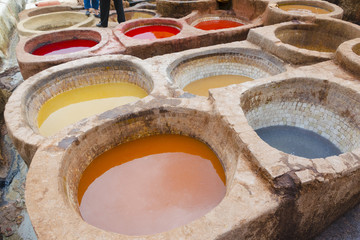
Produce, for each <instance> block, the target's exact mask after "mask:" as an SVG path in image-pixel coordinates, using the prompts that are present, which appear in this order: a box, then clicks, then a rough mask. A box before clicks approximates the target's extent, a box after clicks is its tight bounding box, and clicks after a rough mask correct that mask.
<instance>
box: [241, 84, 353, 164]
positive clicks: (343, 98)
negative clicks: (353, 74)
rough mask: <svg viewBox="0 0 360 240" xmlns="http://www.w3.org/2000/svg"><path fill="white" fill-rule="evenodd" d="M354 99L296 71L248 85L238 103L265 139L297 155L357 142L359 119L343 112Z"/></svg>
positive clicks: (332, 151)
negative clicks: (296, 74)
mask: <svg viewBox="0 0 360 240" xmlns="http://www.w3.org/2000/svg"><path fill="white" fill-rule="evenodd" d="M332 80H333V81H334V79H332ZM309 86H311V88H309ZM357 99H359V96H358V95H357V94H355V92H354V91H353V90H351V89H350V88H346V87H344V86H342V85H340V84H338V83H334V82H330V81H329V80H326V79H318V78H315V79H314V78H311V79H308V78H304V77H302V78H291V79H285V80H281V81H277V82H271V83H269V84H262V85H260V86H255V87H253V88H250V89H249V90H247V91H245V92H244V93H242V95H241V99H240V102H241V104H240V105H241V107H242V110H243V111H244V113H245V116H246V119H247V121H248V123H249V125H250V126H251V127H252V128H253V129H255V130H256V132H257V133H258V135H259V136H260V137H261V138H263V139H264V140H265V141H266V142H267V143H269V145H271V146H274V147H276V148H278V149H279V150H281V151H284V152H287V153H290V154H294V155H297V156H301V157H306V158H325V157H328V156H332V155H339V154H340V153H346V152H349V151H352V150H354V149H357V148H358V147H359V146H360V141H359V140H358V139H357V138H358V137H360V130H359V129H358V126H359V124H360V122H359V121H358V120H355V119H354V118H353V117H352V116H350V115H346V114H344V112H347V111H350V109H351V111H357V107H355V108H356V109H354V106H355V105H356V104H355V102H356V101H357ZM340 103H341V104H340ZM274 113H276V114H274ZM250 141H256V140H255V139H252V140H249V142H250ZM261 148H263V149H266V147H265V146H261ZM264 151H271V150H264Z"/></svg>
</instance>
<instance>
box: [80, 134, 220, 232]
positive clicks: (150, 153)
mask: <svg viewBox="0 0 360 240" xmlns="http://www.w3.org/2000/svg"><path fill="white" fill-rule="evenodd" d="M143 169H146V171H143ZM225 181H226V179H225V174H224V170H223V168H222V165H221V163H220V161H219V159H218V158H217V156H216V155H215V153H214V152H213V151H212V150H211V149H210V148H209V147H208V146H207V145H206V144H204V143H202V142H200V141H199V140H196V139H194V138H190V137H187V136H181V135H156V136H150V137H145V138H140V139H137V140H134V141H131V142H127V143H124V144H121V145H119V146H117V147H115V148H113V149H111V150H109V151H107V152H105V153H103V154H102V155H100V156H98V157H97V158H95V159H94V160H93V161H92V162H91V164H90V165H89V166H88V167H87V168H86V169H85V171H84V172H83V174H82V177H81V179H80V183H79V190H78V201H79V204H80V213H81V215H82V218H83V219H84V220H85V221H86V222H87V223H89V224H91V225H93V226H96V227H98V228H101V229H104V230H106V231H111V232H117V233H121V234H125V235H149V234H155V233H160V232H164V231H168V230H170V229H173V228H176V227H179V226H182V225H184V224H187V223H189V222H191V221H193V220H195V219H197V218H199V217H201V216H203V215H205V214H206V213H207V212H209V211H210V210H211V209H213V208H214V207H215V206H216V205H218V204H219V202H220V201H221V200H222V199H223V197H224V196H225V191H226V188H225ZM144 199H146V201H144ZM179 209H181V210H179Z"/></svg>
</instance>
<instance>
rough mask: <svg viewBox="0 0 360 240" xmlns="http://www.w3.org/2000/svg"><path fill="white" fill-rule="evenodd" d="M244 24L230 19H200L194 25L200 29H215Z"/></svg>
mask: <svg viewBox="0 0 360 240" xmlns="http://www.w3.org/2000/svg"><path fill="white" fill-rule="evenodd" d="M243 25H244V24H242V23H239V22H234V21H230V20H209V21H202V22H199V23H198V24H196V25H195V26H194V27H196V28H199V29H202V30H217V29H223V28H233V27H239V26H243Z"/></svg>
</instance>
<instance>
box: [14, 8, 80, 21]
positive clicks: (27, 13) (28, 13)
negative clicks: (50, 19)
mask: <svg viewBox="0 0 360 240" xmlns="http://www.w3.org/2000/svg"><path fill="white" fill-rule="evenodd" d="M81 9H83V7H82V6H71V5H54V6H44V7H40V8H30V9H26V10H23V11H22V12H21V13H19V19H20V21H21V20H23V19H25V18H29V17H34V16H37V15H41V14H46V13H53V12H63V11H78V10H81Z"/></svg>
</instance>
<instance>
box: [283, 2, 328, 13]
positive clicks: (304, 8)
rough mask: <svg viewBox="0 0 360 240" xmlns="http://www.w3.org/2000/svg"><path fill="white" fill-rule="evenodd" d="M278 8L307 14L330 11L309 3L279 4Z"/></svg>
mask: <svg viewBox="0 0 360 240" xmlns="http://www.w3.org/2000/svg"><path fill="white" fill-rule="evenodd" d="M279 8H280V9H282V10H284V11H287V12H290V13H298V14H309V13H315V14H327V13H330V11H328V10H326V9H323V8H319V7H314V6H309V5H300V4H287V5H280V6H279Z"/></svg>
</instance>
